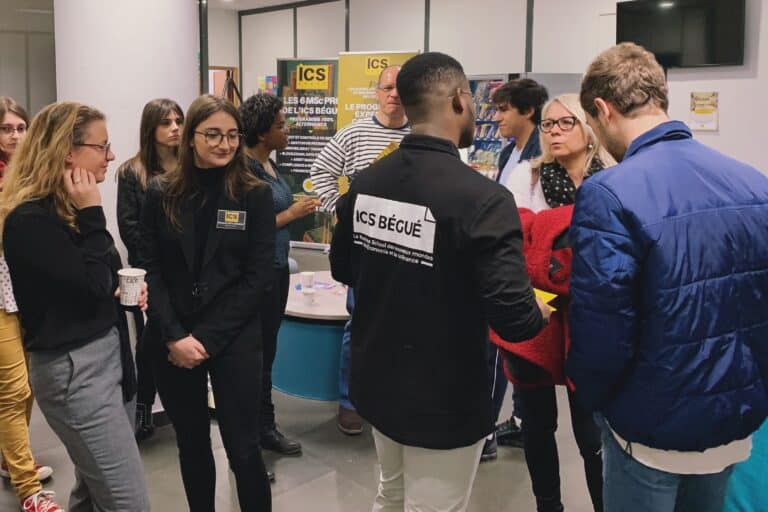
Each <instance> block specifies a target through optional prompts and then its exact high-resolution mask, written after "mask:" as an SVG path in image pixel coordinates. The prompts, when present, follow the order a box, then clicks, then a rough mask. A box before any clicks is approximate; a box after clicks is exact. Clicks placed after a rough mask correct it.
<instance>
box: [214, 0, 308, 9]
mask: <svg viewBox="0 0 768 512" xmlns="http://www.w3.org/2000/svg"><path fill="white" fill-rule="evenodd" d="M295 2H296V0H208V7H210V8H211V9H230V10H233V11H244V10H246V9H258V8H259V7H271V6H274V5H283V4H292V3H295Z"/></svg>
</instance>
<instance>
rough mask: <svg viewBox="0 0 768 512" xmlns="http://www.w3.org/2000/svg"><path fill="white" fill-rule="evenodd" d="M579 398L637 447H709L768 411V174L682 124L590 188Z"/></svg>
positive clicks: (578, 326) (584, 217)
mask: <svg viewBox="0 0 768 512" xmlns="http://www.w3.org/2000/svg"><path fill="white" fill-rule="evenodd" d="M570 234H571V242H572V246H573V251H574V261H573V271H572V276H571V336H572V346H571V350H570V353H569V356H568V361H567V371H568V375H569V376H570V377H571V379H572V380H573V381H574V383H575V384H576V393H577V395H579V396H581V399H582V400H583V401H584V402H585V403H587V404H588V405H589V406H590V407H591V408H592V409H594V410H599V411H601V412H603V414H605V416H606V418H607V419H608V422H609V423H610V425H611V427H612V428H613V429H614V430H615V431H616V432H617V433H618V434H619V435H621V436H622V437H623V438H624V439H626V440H628V441H632V442H638V443H641V444H644V445H646V446H651V447H654V448H659V449H665V450H671V449H674V450H682V451H701V450H705V449H707V448H711V447H715V446H720V445H724V444H726V443H729V442H731V441H734V440H737V439H743V438H745V437H747V436H749V435H750V434H751V433H752V432H754V431H755V430H757V429H758V428H759V427H760V425H761V424H762V423H763V421H764V420H765V418H766V416H768V389H767V386H768V178H766V176H765V175H763V174H762V173H760V172H759V171H757V170H756V169H754V168H752V167H750V166H748V165H746V164H743V163H740V162H738V161H736V160H734V159H732V158H729V157H727V156H725V155H722V154H720V153H718V152H717V151H715V150H713V149H710V148H708V147H706V146H704V145H702V144H700V143H698V142H696V141H694V140H693V138H692V136H691V132H690V131H689V130H688V128H687V127H686V126H685V125H684V124H683V123H680V122H676V121H670V122H666V123H663V124H661V125H659V126H657V127H656V128H654V129H652V130H650V131H648V132H646V133H645V134H643V135H642V136H640V137H638V138H637V139H636V140H635V141H634V142H633V143H632V144H631V146H630V147H629V149H628V150H627V153H626V155H625V158H624V161H623V162H622V163H621V164H619V165H617V166H616V167H613V168H611V169H608V170H606V171H605V172H602V173H599V174H598V175H596V176H594V177H592V178H591V179H590V180H588V181H586V182H584V185H583V186H582V187H581V188H580V190H579V192H578V195H577V199H576V210H575V213H574V217H573V223H572V226H571V231H570Z"/></svg>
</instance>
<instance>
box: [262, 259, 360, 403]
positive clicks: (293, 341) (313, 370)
mask: <svg viewBox="0 0 768 512" xmlns="http://www.w3.org/2000/svg"><path fill="white" fill-rule="evenodd" d="M300 282H301V276H300V274H292V275H291V284H290V289H289V291H288V304H287V306H286V308H285V316H284V317H283V322H282V324H281V325H280V332H279V334H278V341H277V355H276V356H275V362H274V364H273V365H272V385H273V386H274V387H275V388H276V389H279V390H280V391H283V392H285V393H288V394H291V395H295V396H299V397H303V398H311V399H315V400H328V401H334V400H338V398H339V357H340V353H341V338H342V335H343V333H344V324H345V323H346V322H347V320H348V319H349V313H347V308H346V302H347V287H346V286H344V285H342V284H341V283H338V282H336V281H334V280H333V278H332V277H331V273H330V272H329V271H317V272H315V280H314V289H315V300H314V302H313V303H312V304H307V303H305V302H304V297H303V296H302V293H301V289H300V288H301V287H300Z"/></svg>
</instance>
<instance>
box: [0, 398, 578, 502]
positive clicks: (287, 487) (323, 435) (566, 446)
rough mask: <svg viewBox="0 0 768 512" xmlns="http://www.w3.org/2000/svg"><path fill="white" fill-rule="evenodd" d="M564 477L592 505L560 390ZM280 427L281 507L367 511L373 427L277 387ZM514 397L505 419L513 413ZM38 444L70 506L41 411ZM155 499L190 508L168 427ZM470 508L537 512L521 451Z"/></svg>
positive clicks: (153, 449)
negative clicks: (297, 453)
mask: <svg viewBox="0 0 768 512" xmlns="http://www.w3.org/2000/svg"><path fill="white" fill-rule="evenodd" d="M559 391H560V392H559V394H558V405H559V408H560V411H561V413H560V418H561V423H560V430H559V432H558V445H559V447H560V463H561V479H562V481H563V496H564V501H565V507H566V510H567V511H568V512H589V511H590V510H591V506H590V504H589V498H588V496H587V491H586V484H585V483H584V476H583V469H582V465H581V459H580V457H579V454H578V451H577V448H576V444H575V442H574V441H573V434H572V431H571V427H570V424H569V423H570V421H569V415H568V413H567V407H568V403H567V399H565V394H564V393H563V392H562V391H563V390H559ZM274 398H275V404H276V407H277V412H278V421H279V422H280V426H281V429H282V430H283V431H284V432H285V433H286V434H288V435H290V436H291V437H295V438H296V439H298V440H300V441H301V442H302V444H303V446H304V454H303V456H301V457H290V458H288V457H284V458H279V457H276V456H273V455H272V454H270V453H267V454H266V458H267V464H268V466H269V467H270V468H273V469H274V471H275V472H276V474H277V482H276V483H275V485H274V486H273V487H272V491H273V510H274V511H275V512H305V511H312V512H367V511H370V510H371V504H372V502H373V497H374V496H375V494H376V475H377V467H376V453H375V450H374V447H373V440H372V438H371V435H370V431H369V430H367V429H366V432H365V433H364V434H363V435H362V436H359V437H356V438H350V437H346V436H344V435H343V434H341V433H340V432H339V431H338V430H337V429H336V426H335V422H334V420H335V412H336V409H335V407H336V406H335V404H333V403H329V402H315V401H310V400H303V399H298V398H294V397H291V396H287V395H284V394H282V393H280V392H275V396H274ZM509 398H510V397H509V395H508V396H507V399H508V400H507V403H505V406H504V410H503V411H502V417H507V415H508V414H509V410H510V404H509ZM31 432H32V442H33V449H34V451H35V454H36V456H37V459H38V460H39V461H40V462H42V463H45V464H48V465H50V466H53V468H54V469H55V471H56V473H55V475H54V478H53V479H52V480H51V481H50V482H49V483H48V485H47V487H48V488H50V489H52V490H54V491H56V493H57V496H58V498H60V501H61V502H62V505H66V500H67V497H68V495H69V489H70V488H71V486H72V483H73V480H74V477H73V473H72V465H71V463H70V462H69V459H68V458H67V454H66V452H65V450H64V448H63V446H62V445H61V443H60V442H59V440H58V439H57V438H56V437H55V435H54V434H53V432H51V430H50V429H49V427H48V425H47V424H46V423H45V420H44V419H43V417H42V415H41V414H40V412H39V411H37V410H36V411H35V414H34V416H33V418H32V426H31ZM212 436H213V445H214V448H215V455H216V462H217V467H218V469H219V472H218V482H217V492H218V495H217V511H218V512H230V511H237V510H239V508H238V506H237V498H236V496H235V493H234V480H233V477H232V475H231V474H230V473H229V471H228V470H227V464H226V455H225V453H224V449H223V447H222V444H221V440H220V438H219V434H218V430H217V428H216V426H215V423H214V427H213V429H212ZM141 452H142V457H143V459H144V466H145V470H146V476H147V482H148V486H149V493H150V499H151V502H152V506H153V510H154V511H162V512H177V511H179V512H181V511H184V510H187V509H186V502H185V501H184V493H183V490H182V486H181V478H180V476H179V470H178V463H177V457H176V447H175V439H174V433H173V429H172V428H171V427H163V428H160V429H158V432H157V434H156V435H155V436H154V437H153V438H152V439H150V440H148V441H146V442H145V443H143V444H142V445H141ZM14 510H18V508H17V504H16V500H15V496H14V494H13V491H12V488H11V486H10V484H9V483H8V482H7V481H5V482H3V483H2V484H0V511H2V512H11V511H14ZM469 511H470V512H527V511H531V512H533V511H535V507H534V502H533V497H532V495H531V491H530V480H529V479H528V475H527V471H526V467H525V459H524V457H523V454H522V452H521V451H520V450H518V449H515V448H503V447H500V448H499V458H498V460H496V461H494V462H490V463H485V464H481V466H480V469H479V471H478V475H477V479H476V481H475V485H474V489H473V492H472V499H471V502H470V507H469Z"/></svg>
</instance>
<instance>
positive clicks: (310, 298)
mask: <svg viewBox="0 0 768 512" xmlns="http://www.w3.org/2000/svg"><path fill="white" fill-rule="evenodd" d="M301 298H302V302H303V303H304V305H305V306H311V305H312V304H314V303H315V289H314V288H302V289H301Z"/></svg>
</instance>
